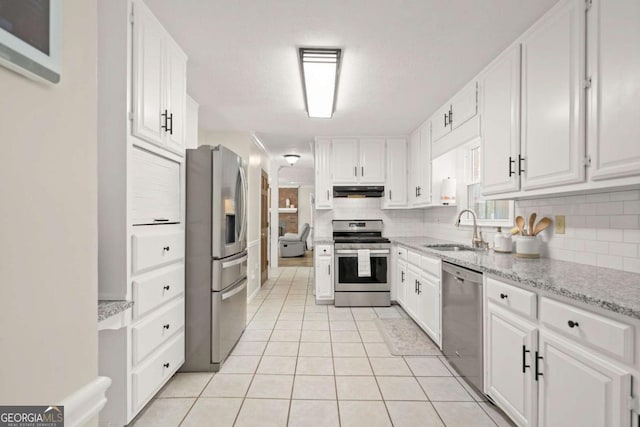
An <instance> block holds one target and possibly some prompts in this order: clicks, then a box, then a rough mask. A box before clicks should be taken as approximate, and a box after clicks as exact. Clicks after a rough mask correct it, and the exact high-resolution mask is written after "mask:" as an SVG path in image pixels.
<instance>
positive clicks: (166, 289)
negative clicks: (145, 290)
mask: <svg viewBox="0 0 640 427" xmlns="http://www.w3.org/2000/svg"><path fill="white" fill-rule="evenodd" d="M162 289H164V290H165V291H168V290H169V289H171V286H169V285H165V286H164V287H163V288H162Z"/></svg>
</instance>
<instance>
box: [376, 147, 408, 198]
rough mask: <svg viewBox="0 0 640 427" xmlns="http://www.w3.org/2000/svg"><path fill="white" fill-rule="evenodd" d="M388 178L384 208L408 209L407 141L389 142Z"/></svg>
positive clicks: (385, 185)
mask: <svg viewBox="0 0 640 427" xmlns="http://www.w3.org/2000/svg"><path fill="white" fill-rule="evenodd" d="M386 159H387V177H386V180H385V184H384V189H385V195H384V199H383V200H382V207H383V208H386V209H392V208H396V207H398V208H406V207H407V178H408V175H407V169H408V168H407V160H408V156H407V140H406V139H399V138H398V139H388V140H387V152H386Z"/></svg>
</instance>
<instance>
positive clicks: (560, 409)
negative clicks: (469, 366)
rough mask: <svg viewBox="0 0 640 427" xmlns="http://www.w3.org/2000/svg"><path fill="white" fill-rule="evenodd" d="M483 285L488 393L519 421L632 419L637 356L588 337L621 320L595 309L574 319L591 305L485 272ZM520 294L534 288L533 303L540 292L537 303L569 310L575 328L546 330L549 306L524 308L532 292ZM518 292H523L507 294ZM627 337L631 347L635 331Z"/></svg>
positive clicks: (625, 422) (567, 426)
mask: <svg viewBox="0 0 640 427" xmlns="http://www.w3.org/2000/svg"><path fill="white" fill-rule="evenodd" d="M485 289H486V292H485V324H484V331H485V332H484V347H485V387H486V389H485V392H486V393H487V394H488V395H489V396H490V397H491V399H493V401H494V402H495V403H496V405H497V406H499V407H500V408H501V409H502V410H503V411H504V412H505V413H506V414H507V415H509V416H510V417H511V419H512V420H513V421H514V422H515V423H516V424H517V425H519V426H532V427H533V426H541V427H571V426H576V427H578V426H580V427H583V426H593V427H599V426H617V427H622V426H624V427H627V426H630V425H632V424H631V419H632V406H633V405H631V404H630V402H633V398H632V392H631V384H632V374H631V373H632V372H633V371H634V370H635V368H634V367H633V366H632V365H630V364H629V363H632V362H621V361H618V360H614V359H612V358H610V357H608V355H607V354H605V353H604V352H603V351H600V350H598V349H597V348H594V344H593V343H590V342H589V338H590V337H591V336H592V335H593V333H594V332H597V331H599V330H601V329H602V328H606V327H607V326H610V325H611V324H615V325H616V326H620V325H624V323H622V322H619V321H617V320H616V321H614V320H613V319H610V318H608V317H606V316H603V315H601V314H596V313H590V317H589V320H590V322H582V321H575V320H572V318H575V312H576V311H577V310H579V311H581V312H586V310H584V309H581V308H576V307H574V306H573V305H571V304H567V303H564V302H560V301H557V300H555V299H551V298H547V297H545V296H540V295H536V294H535V293H533V292H529V291H525V290H523V289H520V288H519V287H517V286H513V285H510V284H507V283H503V282H498V281H497V280H495V279H492V278H486V280H485ZM496 290H499V291H500V293H499V294H498V295H500V297H499V298H495V295H493V293H495V292H494V291H496ZM492 292H493V293H492ZM521 293H526V294H532V297H533V298H534V299H533V301H534V309H535V306H537V305H538V304H537V301H536V299H539V300H540V307H543V308H544V307H546V306H548V305H549V304H553V305H554V306H558V307H560V308H558V309H557V310H556V311H555V312H554V316H555V317H561V316H562V315H561V314H558V313H562V312H564V313H566V316H565V317H566V318H564V317H563V322H564V325H565V327H566V328H568V329H571V330H572V331H573V330H575V329H576V328H578V332H576V334H575V335H573V336H564V335H561V334H560V333H559V332H556V331H555V330H552V329H549V328H548V327H547V323H545V322H544V320H545V317H549V314H548V313H546V312H545V311H544V310H542V311H541V313H540V315H539V316H536V314H535V313H536V311H535V310H534V311H533V312H532V313H530V314H532V315H531V316H530V317H527V310H523V308H525V307H528V306H529V305H528V304H529V301H530V300H531V299H523V298H522V296H523V295H521ZM515 296H519V297H520V298H519V299H517V300H516V299H514V300H513V301H509V300H510V299H511V298H512V297H515ZM536 297H538V298H536ZM522 313H525V314H522ZM628 326H629V327H631V326H630V325H628ZM623 340H624V341H625V342H624V343H622V344H624V347H627V346H632V347H633V344H634V343H633V341H634V336H633V335H626V336H625V338H624V339H623ZM637 416H638V415H637V414H636V415H635V417H637Z"/></svg>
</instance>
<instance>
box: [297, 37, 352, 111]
mask: <svg viewBox="0 0 640 427" xmlns="http://www.w3.org/2000/svg"><path fill="white" fill-rule="evenodd" d="M298 52H299V55H300V69H301V71H302V85H303V87H304V102H305V105H306V107H307V113H308V114H309V117H311V118H324V119H330V118H331V116H333V112H334V110H335V106H336V94H337V92H338V77H339V75H340V59H341V57H342V49H326V48H305V47H302V48H300V49H298Z"/></svg>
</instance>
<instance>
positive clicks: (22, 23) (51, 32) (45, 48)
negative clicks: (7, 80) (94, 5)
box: [0, 0, 62, 83]
mask: <svg viewBox="0 0 640 427" xmlns="http://www.w3.org/2000/svg"><path fill="white" fill-rule="evenodd" d="M61 23H62V0H0V64H2V65H4V66H5V67H7V68H10V69H11V70H13V71H16V72H18V73H20V74H24V75H25V76H27V77H29V78H32V79H36V80H41V81H42V80H44V81H47V82H51V83H58V82H60V66H61V62H62V61H61V40H62V39H61V32H62V28H61Z"/></svg>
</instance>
